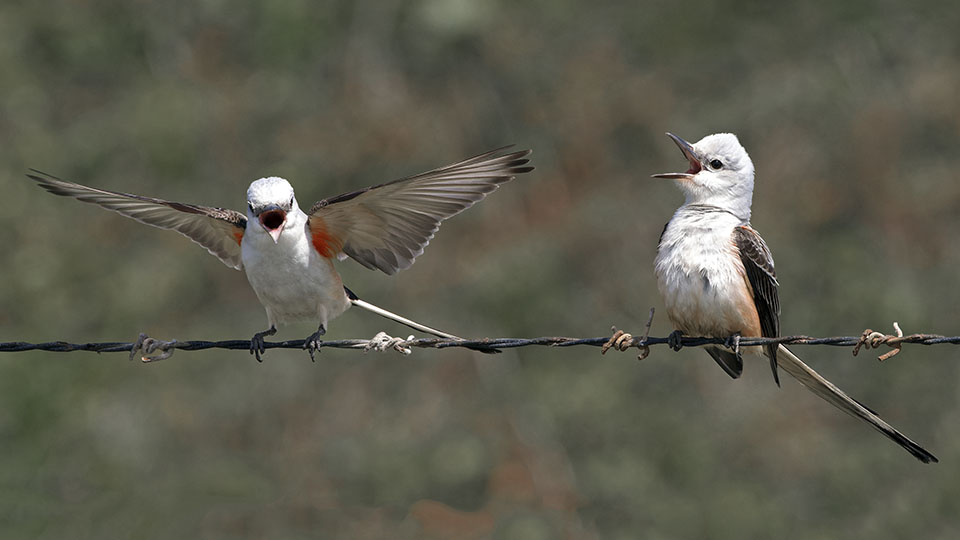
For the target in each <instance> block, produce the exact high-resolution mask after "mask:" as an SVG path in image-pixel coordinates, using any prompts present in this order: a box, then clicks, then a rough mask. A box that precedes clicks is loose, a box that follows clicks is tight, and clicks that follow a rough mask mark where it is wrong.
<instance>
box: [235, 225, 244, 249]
mask: <svg viewBox="0 0 960 540" xmlns="http://www.w3.org/2000/svg"><path fill="white" fill-rule="evenodd" d="M233 239H234V240H236V241H237V245H238V246H239V245H241V244H242V243H243V229H240V230H239V231H234V233H233Z"/></svg>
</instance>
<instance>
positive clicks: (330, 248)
mask: <svg viewBox="0 0 960 540" xmlns="http://www.w3.org/2000/svg"><path fill="white" fill-rule="evenodd" d="M310 236H311V239H312V240H313V247H314V249H316V250H317V253H319V254H320V255H322V256H324V257H326V258H328V259H329V258H332V257H333V256H334V255H336V254H337V253H340V250H341V249H342V248H343V243H342V242H341V241H340V240H339V239H338V238H337V237H335V236H333V235H332V234H330V231H328V230H327V224H326V223H324V222H323V219H322V218H320V217H318V216H310Z"/></svg>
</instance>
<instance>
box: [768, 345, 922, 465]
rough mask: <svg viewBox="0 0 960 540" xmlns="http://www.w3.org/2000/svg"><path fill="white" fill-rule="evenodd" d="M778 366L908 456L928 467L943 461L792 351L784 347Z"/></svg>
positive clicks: (778, 355) (778, 352) (780, 352)
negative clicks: (893, 443) (866, 425)
mask: <svg viewBox="0 0 960 540" xmlns="http://www.w3.org/2000/svg"><path fill="white" fill-rule="evenodd" d="M777 364H779V365H780V367H781V368H783V370H784V371H786V372H787V373H789V374H790V375H792V376H793V378H794V379H796V380H798V381H800V383H801V384H802V385H804V386H806V387H807V388H809V389H810V391H812V392H813V393H814V394H816V395H818V396H820V397H822V398H823V399H825V400H826V401H827V402H829V403H830V404H831V405H833V406H834V407H837V408H838V409H840V410H841V411H843V412H845V413H847V414H849V415H850V416H853V417H855V418H860V419H861V420H864V421H866V422H868V423H869V424H870V425H871V426H873V427H874V429H876V430H877V431H879V432H880V433H883V434H884V435H886V436H887V437H889V438H890V440H892V441H893V442H895V443H897V444H899V445H900V446H902V447H903V448H904V449H905V450H906V451H907V452H910V453H911V454H913V456H914V457H915V458H917V459H919V460H920V461H922V462H924V463H930V462H931V461H932V462H934V463H936V462H937V461H939V460H938V459H937V458H936V456H934V455H933V454H931V453H930V452H927V451H926V450H924V449H923V448H922V447H921V446H920V445H919V444H917V443H915V442H913V441H912V440H910V439H909V438H907V437H906V436H905V435H904V434H903V433H900V432H899V431H897V430H896V429H895V428H894V427H893V426H891V425H890V424H888V423H887V422H886V421H884V419H883V418H880V417H879V416H877V414H876V413H874V412H873V411H871V410H870V409H868V408H866V407H864V406H863V405H862V404H860V402H858V401H857V400H855V399H853V398H851V397H850V396H848V395H847V394H846V393H844V392H843V390H840V389H839V388H837V386H836V385H834V384H833V383H831V382H830V381H828V380H826V379H824V378H823V377H822V376H821V375H820V374H819V373H817V372H816V371H814V370H813V368H811V367H810V366H808V365H806V364H804V363H803V361H801V360H800V359H799V358H797V356H796V355H794V354H793V353H792V352H790V349H787V348H786V347H784V346H783V345H780V347H779V349H778V350H777Z"/></svg>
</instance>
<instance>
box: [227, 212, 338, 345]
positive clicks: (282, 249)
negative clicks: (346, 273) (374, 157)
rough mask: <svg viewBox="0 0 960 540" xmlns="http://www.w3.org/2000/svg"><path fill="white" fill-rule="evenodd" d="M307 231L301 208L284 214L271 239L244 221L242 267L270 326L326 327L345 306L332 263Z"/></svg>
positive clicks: (253, 224)
mask: <svg viewBox="0 0 960 540" xmlns="http://www.w3.org/2000/svg"><path fill="white" fill-rule="evenodd" d="M298 212H299V211H298ZM308 233H309V231H308V230H307V223H306V215H305V214H303V213H302V212H299V216H297V215H295V214H294V213H290V214H288V223H287V226H286V227H285V228H284V231H283V233H282V234H281V235H280V239H279V242H277V243H276V244H274V242H273V239H272V238H270V236H269V235H267V234H266V232H265V231H263V230H262V228H260V225H259V224H258V223H256V222H250V223H248V225H247V231H246V233H245V234H244V237H243V242H242V245H241V247H242V254H243V267H244V270H245V271H246V273H247V279H248V280H249V281H250V285H251V286H252V287H253V290H254V292H256V293H257V298H259V299H260V303H261V304H263V307H264V308H266V310H267V320H268V321H269V324H270V325H271V326H272V325H275V324H284V323H287V322H293V321H300V320H312V321H315V322H316V323H317V324H322V325H324V327H326V326H327V321H328V320H330V319H333V318H334V317H336V316H337V315H340V314H341V313H343V312H344V311H346V309H347V308H348V307H349V306H350V303H349V300H348V299H347V296H346V293H345V292H344V290H343V283H342V282H341V281H340V276H339V275H338V274H337V272H336V270H335V269H334V268H333V262H332V261H331V260H329V259H327V258H325V257H322V256H321V255H320V254H318V253H317V251H316V250H315V249H314V248H313V246H312V245H311V243H310V235H309V234H308Z"/></svg>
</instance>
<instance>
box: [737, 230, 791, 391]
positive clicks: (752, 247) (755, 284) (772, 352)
mask: <svg viewBox="0 0 960 540" xmlns="http://www.w3.org/2000/svg"><path fill="white" fill-rule="evenodd" d="M733 241H734V245H736V247H737V250H738V251H739V252H740V260H741V261H742V262H743V267H744V269H745V270H746V273H747V280H748V281H749V283H750V288H751V290H752V292H753V301H754V303H755V304H756V306H757V313H758V315H759V316H760V331H761V332H762V333H763V337H780V296H779V294H778V292H777V287H779V285H780V284H779V283H778V282H777V273H776V271H775V270H774V266H773V255H772V254H771V253H770V249H769V248H768V247H767V244H766V242H764V241H763V238H762V237H761V236H760V233H758V232H757V231H756V230H754V229H753V228H752V227H750V226H749V225H741V226H739V227H737V228H735V229H734V231H733ZM764 348H765V349H766V352H767V356H768V357H769V358H770V366H771V368H772V369H773V378H774V380H776V381H777V384H778V385H779V384H780V377H779V376H778V375H777V349H778V347H777V345H766V346H764Z"/></svg>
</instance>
